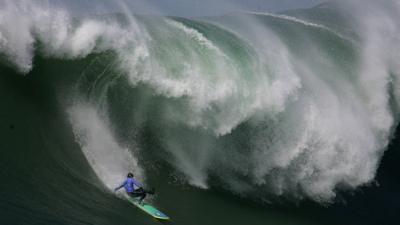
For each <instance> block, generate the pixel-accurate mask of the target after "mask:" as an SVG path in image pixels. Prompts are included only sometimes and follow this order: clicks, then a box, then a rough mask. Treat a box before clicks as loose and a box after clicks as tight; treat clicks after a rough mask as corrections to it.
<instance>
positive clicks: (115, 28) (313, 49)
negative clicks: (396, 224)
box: [0, 1, 400, 202]
mask: <svg viewBox="0 0 400 225" xmlns="http://www.w3.org/2000/svg"><path fill="white" fill-rule="evenodd" d="M388 2H389V1H388ZM341 4H345V3H341ZM388 4H390V5H391V6H392V7H390V9H391V10H390V12H388V10H387V8H385V7H383V6H378V5H377V4H374V3H372V2H371V3H370V4H369V7H359V5H357V4H354V5H356V6H357V7H355V6H354V5H351V4H348V7H338V8H336V9H334V10H342V13H343V14H344V15H347V16H348V18H346V19H348V20H349V21H351V22H349V23H348V24H346V26H347V27H346V28H345V29H352V30H353V31H354V32H355V33H356V35H357V38H353V37H347V36H346V33H341V32H340V31H337V30H336V29H333V28H331V27H329V26H328V25H326V24H324V25H321V24H319V23H318V22H314V21H312V20H310V21H305V20H302V19H301V18H296V17H294V16H289V15H284V14H279V15H275V14H270V13H266V14H264V13H263V15H264V16H260V15H258V13H256V14H255V15H251V14H247V13H243V14H242V13H236V14H232V15H226V16H222V17H213V18H198V19H184V18H175V17H152V16H133V15H131V14H130V13H129V10H127V9H126V8H124V6H123V5H122V6H121V7H122V8H123V9H122V11H124V12H125V14H109V15H94V16H88V17H82V18H77V17H72V16H71V15H70V14H69V13H68V11H66V10H64V9H62V8H52V7H48V8H46V7H44V6H43V5H39V4H35V3H32V2H29V1H20V2H14V1H4V2H3V3H2V5H1V6H2V7H1V9H0V15H2V16H1V17H0V54H1V55H2V56H3V57H2V63H3V64H7V65H9V64H11V65H13V67H14V68H15V69H16V70H18V71H19V72H20V73H23V74H27V76H29V75H30V73H31V71H32V70H35V63H34V62H35V57H43V58H45V59H46V60H53V59H58V60H61V61H63V62H68V61H71V60H72V61H78V60H80V59H85V60H87V61H85V63H86V64H85V65H86V68H85V70H83V71H81V73H79V74H68V72H60V74H62V75H63V76H71V77H78V79H75V80H74V82H73V84H72V85H71V84H69V87H68V88H66V89H67V90H68V91H65V92H66V93H67V95H70V96H73V97H71V98H73V100H72V101H70V102H68V103H64V101H62V100H60V102H61V103H60V104H62V107H63V108H64V109H65V111H66V115H68V116H67V117H69V119H67V120H68V121H69V122H70V123H71V124H72V127H73V132H74V133H75V136H76V140H71V141H76V142H78V143H79V144H80V146H81V148H82V151H83V153H84V154H85V156H86V157H87V159H88V162H89V164H90V165H91V166H92V168H93V169H94V170H95V171H96V173H97V175H98V176H99V178H100V180H102V181H103V183H104V184H105V185H106V186H108V187H109V188H111V187H112V186H113V185H115V183H116V182H117V181H116V180H117V178H120V177H122V176H123V175H124V173H125V172H126V171H125V170H135V171H139V174H140V176H142V178H143V179H145V176H144V174H145V173H144V172H143V170H145V168H143V165H141V163H140V160H139V159H138V158H140V155H145V154H148V153H146V151H149V150H148V149H147V148H146V147H144V146H149V145H155V144H154V143H147V142H146V139H143V137H142V136H141V135H139V134H140V133H146V135H148V136H151V137H152V140H153V141H152V142H156V143H157V146H161V148H160V152H152V153H151V154H154V156H159V157H161V156H162V157H161V158H162V160H163V161H165V162H167V163H169V165H172V166H173V167H174V168H175V170H176V171H177V172H178V173H179V174H181V175H182V176H181V179H183V180H185V181H187V182H188V183H190V184H192V185H194V186H197V187H200V188H208V187H210V186H211V187H213V186H219V185H220V186H222V187H224V188H226V189H228V190H230V191H232V192H233V193H237V194H239V195H243V196H248V197H250V198H256V199H265V198H269V196H271V195H272V196H275V195H278V196H290V197H294V198H296V199H302V198H311V199H313V200H315V201H321V202H326V201H329V200H331V199H332V198H334V197H335V195H336V191H337V190H342V189H353V188H357V187H359V186H361V185H365V184H368V183H369V182H371V181H373V179H374V176H375V173H376V170H377V167H378V165H379V161H380V158H381V156H382V154H383V152H384V150H385V149H386V147H387V145H388V143H389V141H390V138H391V135H392V133H393V129H394V128H395V126H396V125H397V122H398V119H397V117H398V116H397V115H398V107H397V105H398V104H399V98H400V95H399V91H398V88H397V87H398V86H399V83H398V82H399V81H398V74H399V68H400V67H399V65H398V63H397V62H396V59H397V52H399V51H396V49H397V48H398V43H397V36H398V33H399V24H398V22H397V21H398V20H396V18H398V15H399V12H400V11H399V9H400V8H399V5H398V4H397V3H394V2H393V3H392V2H389V3H388ZM321 9H322V8H313V9H310V10H309V11H304V14H305V15H308V14H312V13H315V14H318V10H321ZM365 10H369V11H370V12H371V13H364V11H365ZM372 12H373V13H372ZM253 14H254V13H253ZM265 15H266V16H265ZM324 19H325V20H328V21H329V22H330V23H331V24H334V23H335V21H336V19H339V18H334V17H333V18H324ZM340 19H343V18H340ZM288 21H289V22H292V23H287V22H288ZM381 24H386V25H387V26H385V27H382V25H381ZM304 25H305V26H304ZM315 28H318V29H315ZM76 63H77V64H78V62H76ZM55 76H61V75H57V74H56V75H55ZM59 79H62V78H59ZM65 92H64V91H63V93H59V95H60V96H64V95H66V93H65ZM68 93H69V94H68ZM59 98H61V97H59ZM71 102H72V103H71ZM99 115H101V116H99ZM132 132H133V133H136V134H137V135H133V136H130V135H126V133H132ZM143 142H146V144H145V145H141V144H138V143H143ZM123 146H135V147H130V148H128V149H130V150H127V148H125V147H123ZM160 155H161V156H160ZM116 165H118V166H116Z"/></svg>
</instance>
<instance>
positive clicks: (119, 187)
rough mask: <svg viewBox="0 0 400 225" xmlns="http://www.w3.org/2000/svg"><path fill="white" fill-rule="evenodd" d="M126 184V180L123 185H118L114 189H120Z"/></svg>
mask: <svg viewBox="0 0 400 225" xmlns="http://www.w3.org/2000/svg"><path fill="white" fill-rule="evenodd" d="M125 184H126V181H124V182H123V183H122V184H121V185H119V186H118V187H116V188H115V189H114V191H118V190H119V189H121V188H122V187H123V186H125Z"/></svg>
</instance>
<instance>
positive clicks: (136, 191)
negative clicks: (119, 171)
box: [114, 173, 154, 204]
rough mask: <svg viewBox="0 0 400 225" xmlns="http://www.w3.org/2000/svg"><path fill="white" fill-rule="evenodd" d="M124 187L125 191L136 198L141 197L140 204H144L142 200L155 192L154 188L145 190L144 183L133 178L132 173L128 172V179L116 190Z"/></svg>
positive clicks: (116, 189)
mask: <svg viewBox="0 0 400 225" xmlns="http://www.w3.org/2000/svg"><path fill="white" fill-rule="evenodd" d="M122 187H124V188H125V191H126V193H127V194H128V195H129V196H132V197H134V198H136V197H140V199H139V204H142V201H143V199H144V198H145V197H146V195H147V194H151V195H152V194H154V190H152V191H147V190H145V189H144V188H143V185H142V184H141V183H139V182H138V181H137V180H135V179H134V178H133V174H132V173H128V176H127V178H126V180H125V181H124V182H123V183H122V184H121V185H120V186H118V187H116V188H115V189H114V191H118V190H119V189H120V188H122Z"/></svg>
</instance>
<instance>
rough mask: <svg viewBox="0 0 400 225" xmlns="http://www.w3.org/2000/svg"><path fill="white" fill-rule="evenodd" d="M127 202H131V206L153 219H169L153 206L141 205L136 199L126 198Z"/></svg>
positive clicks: (143, 203)
mask: <svg viewBox="0 0 400 225" xmlns="http://www.w3.org/2000/svg"><path fill="white" fill-rule="evenodd" d="M128 200H129V202H131V203H132V204H133V205H135V206H136V207H138V208H139V209H141V210H143V211H144V212H145V213H147V214H149V215H150V216H152V217H153V218H156V219H159V220H169V217H168V216H167V215H165V214H164V213H163V212H161V211H160V210H158V209H156V208H155V207H154V206H152V205H150V204H148V203H145V202H142V204H139V202H138V200H137V199H134V198H131V197H128Z"/></svg>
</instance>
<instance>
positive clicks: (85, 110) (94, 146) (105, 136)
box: [67, 103, 145, 190]
mask: <svg viewBox="0 0 400 225" xmlns="http://www.w3.org/2000/svg"><path fill="white" fill-rule="evenodd" d="M67 112H68V115H69V119H70V122H71V124H72V127H73V131H74V134H75V139H76V141H77V142H78V143H79V144H80V146H81V148H82V151H83V153H84V155H85V157H86V159H87V161H88V163H89V164H90V165H91V167H92V168H93V170H94V172H95V173H96V174H97V176H98V178H99V179H100V180H101V181H102V182H103V184H104V185H105V186H106V187H107V188H108V189H109V190H113V189H114V188H115V187H116V186H118V185H119V184H120V183H121V182H122V181H123V180H124V179H125V177H126V174H127V173H128V172H133V173H134V174H135V177H136V178H138V180H140V181H141V182H142V183H144V182H145V180H144V179H145V175H144V171H143V169H142V168H141V167H140V166H139V164H138V161H137V159H136V157H135V155H134V151H135V149H128V148H125V147H122V146H120V145H119V144H118V143H117V141H116V140H115V138H114V137H113V135H112V133H111V130H110V128H109V125H108V123H107V122H106V121H105V120H104V119H103V118H102V117H101V116H100V115H99V112H98V111H97V109H96V108H95V107H94V106H91V105H89V104H84V103H76V104H75V105H73V106H72V107H70V108H69V109H68V110H67Z"/></svg>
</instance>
